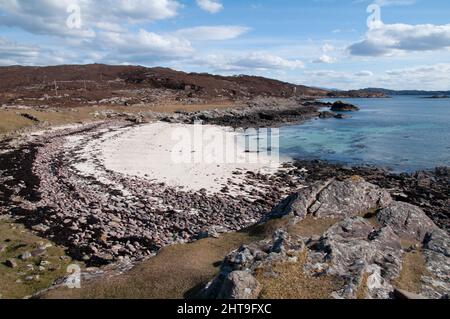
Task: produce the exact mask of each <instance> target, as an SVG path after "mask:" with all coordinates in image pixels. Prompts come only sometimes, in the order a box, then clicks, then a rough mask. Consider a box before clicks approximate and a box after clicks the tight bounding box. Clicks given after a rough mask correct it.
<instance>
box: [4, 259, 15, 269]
mask: <svg viewBox="0 0 450 319" xmlns="http://www.w3.org/2000/svg"><path fill="white" fill-rule="evenodd" d="M5 266H7V267H9V268H17V262H16V261H15V260H14V259H7V260H6V261H5Z"/></svg>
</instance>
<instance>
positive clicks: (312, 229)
mask: <svg viewBox="0 0 450 319" xmlns="http://www.w3.org/2000/svg"><path fill="white" fill-rule="evenodd" d="M339 221H340V219H337V218H314V217H312V216H310V215H308V216H307V217H306V218H305V219H303V220H302V221H301V222H299V223H297V224H295V225H291V226H289V228H288V231H289V233H290V234H293V235H298V236H302V237H313V236H320V235H322V234H323V233H324V232H326V231H327V230H328V229H329V228H330V227H331V226H333V225H334V224H336V223H338V222H339Z"/></svg>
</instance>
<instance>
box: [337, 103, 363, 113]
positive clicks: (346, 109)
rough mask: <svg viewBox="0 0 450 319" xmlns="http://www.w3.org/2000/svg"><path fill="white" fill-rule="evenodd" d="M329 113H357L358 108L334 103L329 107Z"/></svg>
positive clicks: (347, 104)
mask: <svg viewBox="0 0 450 319" xmlns="http://www.w3.org/2000/svg"><path fill="white" fill-rule="evenodd" d="M331 111H333V112H353V111H359V108H358V107H357V106H354V105H352V104H349V103H344V102H342V101H337V102H334V103H333V105H332V106H331Z"/></svg>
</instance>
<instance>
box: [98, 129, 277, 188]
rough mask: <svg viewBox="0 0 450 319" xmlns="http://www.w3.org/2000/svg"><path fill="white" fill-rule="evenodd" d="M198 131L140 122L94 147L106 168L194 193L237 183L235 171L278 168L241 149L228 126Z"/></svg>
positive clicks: (269, 158) (269, 159)
mask: <svg viewBox="0 0 450 319" xmlns="http://www.w3.org/2000/svg"><path fill="white" fill-rule="evenodd" d="M200 130H203V133H204V134H202V133H201V132H200V131H199V126H194V125H181V124H169V123H161V122H158V123H152V124H146V125H142V126H138V127H132V128H126V129H122V130H121V132H122V133H121V134H116V135H115V136H114V137H112V138H109V139H102V140H101V141H98V144H97V145H96V146H97V147H96V148H97V149H98V150H99V152H100V153H99V158H100V159H101V161H102V162H103V164H104V165H105V167H106V169H108V170H111V171H115V172H118V173H122V174H126V175H131V176H138V177H142V178H146V179H149V180H154V181H156V182H164V183H165V184H166V185H168V186H172V187H180V188H183V189H185V190H194V191H198V190H201V189H206V190H207V191H209V192H220V190H221V189H222V188H223V186H224V185H227V182H228V179H232V180H233V181H234V182H239V181H240V179H241V178H242V176H236V175H233V172H236V171H237V170H241V171H242V172H246V171H255V172H257V171H262V172H265V173H270V172H274V171H276V170H277V169H278V167H279V164H280V163H279V160H278V158H276V157H274V156H268V155H266V154H257V153H246V152H245V151H244V150H245V148H244V147H243V146H241V143H240V142H239V141H236V136H239V135H238V134H236V133H234V132H232V131H230V129H227V128H222V127H217V126H208V125H205V126H201V128H200ZM194 131H195V132H194ZM218 154H221V155H222V156H218ZM230 188H231V190H232V193H233V192H234V191H235V189H234V188H233V187H230Z"/></svg>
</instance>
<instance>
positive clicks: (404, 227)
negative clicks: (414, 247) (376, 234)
mask: <svg viewBox="0 0 450 319" xmlns="http://www.w3.org/2000/svg"><path fill="white" fill-rule="evenodd" d="M377 220H378V222H379V223H380V224H381V225H383V226H390V227H391V228H392V230H393V231H394V232H395V233H396V234H397V235H399V236H400V237H403V238H408V239H412V240H417V241H420V242H422V241H423V240H424V238H425V236H426V234H427V233H431V232H433V231H435V230H437V229H438V227H437V226H436V225H435V224H434V223H433V221H432V220H431V219H430V218H429V217H428V216H427V215H426V214H425V213H424V211H423V210H421V209H420V208H419V207H417V206H413V205H411V204H408V203H403V202H392V203H391V204H390V205H389V206H387V207H386V208H384V209H382V210H381V211H380V212H379V213H378V215H377Z"/></svg>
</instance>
